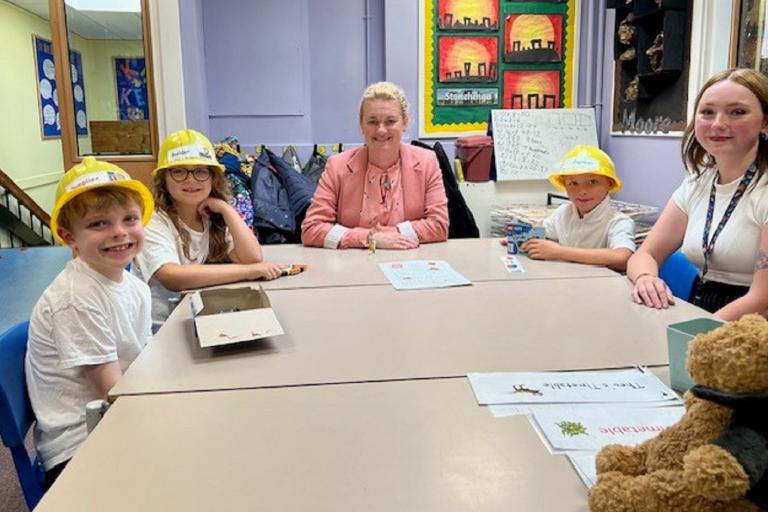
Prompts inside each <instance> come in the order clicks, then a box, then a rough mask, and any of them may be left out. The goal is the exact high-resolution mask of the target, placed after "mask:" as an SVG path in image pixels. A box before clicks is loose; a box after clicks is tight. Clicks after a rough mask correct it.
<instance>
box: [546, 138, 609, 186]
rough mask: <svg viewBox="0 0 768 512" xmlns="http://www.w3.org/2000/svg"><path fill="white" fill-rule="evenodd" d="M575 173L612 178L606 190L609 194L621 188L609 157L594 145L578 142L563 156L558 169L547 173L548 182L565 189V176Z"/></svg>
mask: <svg viewBox="0 0 768 512" xmlns="http://www.w3.org/2000/svg"><path fill="white" fill-rule="evenodd" d="M576 174H599V175H600V176H605V177H606V178H610V179H611V180H613V186H612V187H611V188H610V190H608V192H610V193H611V194H613V193H615V192H618V191H619V190H621V180H620V179H619V177H618V176H616V167H614V165H613V161H612V160H611V157H609V156H608V155H607V154H606V153H605V152H604V151H602V150H601V149H600V148H597V147H595V146H589V145H587V144H579V145H578V146H574V147H573V149H571V150H570V151H568V152H567V153H566V154H565V156H564V157H563V161H562V163H561V164H560V169H559V170H558V171H556V172H553V173H552V174H550V175H549V182H550V183H552V185H554V186H555V188H558V189H560V190H565V178H566V177H567V176H574V175H576Z"/></svg>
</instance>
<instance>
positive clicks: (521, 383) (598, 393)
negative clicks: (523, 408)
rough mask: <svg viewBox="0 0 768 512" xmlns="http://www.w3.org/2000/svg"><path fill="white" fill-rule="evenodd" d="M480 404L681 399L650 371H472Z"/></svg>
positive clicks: (472, 382)
mask: <svg viewBox="0 0 768 512" xmlns="http://www.w3.org/2000/svg"><path fill="white" fill-rule="evenodd" d="M468 377H469V382H470V384H471V385H472V390H473V391H474V393H475V398H477V402H478V403H479V404H480V405H492V404H541V403H575V402H578V403H588V402H593V403H594V402H598V403H599V402H628V403H631V402H666V401H670V400H678V398H677V395H676V394H675V392H674V391H672V390H671V389H669V387H667V386H666V385H665V384H664V383H663V382H661V381H660V380H659V378H658V377H656V376H655V375H654V374H652V373H651V372H649V371H647V370H645V369H642V368H633V369H630V370H619V371H585V372H511V373H470V374H469V375H468Z"/></svg>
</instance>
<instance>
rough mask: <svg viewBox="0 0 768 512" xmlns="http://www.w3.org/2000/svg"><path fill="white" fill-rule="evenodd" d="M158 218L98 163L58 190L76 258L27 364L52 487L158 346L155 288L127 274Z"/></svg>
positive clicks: (56, 227)
mask: <svg viewBox="0 0 768 512" xmlns="http://www.w3.org/2000/svg"><path fill="white" fill-rule="evenodd" d="M153 209H154V202H153V200H152V194H151V193H150V192H149V190H148V189H147V188H146V187H145V186H144V185H143V184H142V183H141V182H139V181H136V180H134V179H132V178H131V177H130V176H129V175H128V174H127V173H126V172H125V171H124V170H122V169H120V168H119V167H117V166H116V165H113V164H110V163H107V162H101V161H98V160H96V159H95V158H93V157H86V158H84V159H83V161H82V163H80V164H78V165H76V166H74V167H73V168H72V169H70V170H69V171H68V172H66V173H65V174H64V176H63V177H62V178H61V180H60V181H59V185H58V188H57V190H56V204H55V206H54V208H53V212H52V213H51V231H52V232H53V234H54V236H55V237H56V240H58V241H59V242H61V243H63V244H65V245H68V246H69V247H70V248H72V250H73V251H74V253H75V258H74V259H72V260H71V261H69V262H68V263H67V265H66V267H65V268H64V270H62V271H61V273H60V274H59V275H58V276H57V277H56V279H54V281H53V282H52V283H51V285H50V286H49V287H48V288H47V289H46V290H45V292H43V295H42V296H41V297H40V300H39V301H38V302H37V305H36V306H35V308H34V310H33V312H32V316H31V318H30V324H29V342H28V346H27V355H26V361H25V369H26V380H27V388H28V390H29V398H30V401H31V403H32V408H33V410H34V411H35V416H36V417H37V423H36V426H35V430H36V431H35V441H36V445H37V453H38V454H39V456H40V458H41V460H42V462H43V467H44V469H45V478H46V485H47V486H50V484H52V483H53V481H54V480H55V479H56V477H57V476H58V474H59V473H60V472H61V471H62V469H63V468H64V466H65V465H66V464H67V463H68V462H69V460H70V459H71V458H72V456H73V455H74V454H75V451H76V450H77V449H78V447H79V446H80V444H81V443H82V442H83V441H84V440H85V437H86V426H85V417H84V415H83V411H84V410H85V405H86V404H87V403H88V402H90V401H91V400H96V399H100V398H102V399H103V398H106V397H107V392H108V391H109V389H110V388H112V386H114V384H115V383H116V382H117V379H118V377H120V375H121V374H122V372H123V371H125V369H126V368H127V367H128V365H129V364H130V363H131V362H132V361H133V360H134V359H135V358H136V356H137V355H138V354H139V352H141V350H142V349H143V348H144V346H145V345H146V344H147V342H148V341H149V339H150V338H151V335H152V321H151V315H150V311H151V309H150V308H151V297H150V293H149V287H147V285H146V284H145V283H143V282H142V281H141V280H140V279H138V278H136V277H135V276H132V275H131V274H130V273H128V272H127V271H126V270H125V267H126V266H127V265H128V264H129V263H130V262H131V260H132V259H133V257H134V256H135V255H136V254H137V253H138V252H139V251H140V250H141V248H142V246H143V244H144V224H146V223H147V222H148V221H149V219H150V217H151V216H152V210H153Z"/></svg>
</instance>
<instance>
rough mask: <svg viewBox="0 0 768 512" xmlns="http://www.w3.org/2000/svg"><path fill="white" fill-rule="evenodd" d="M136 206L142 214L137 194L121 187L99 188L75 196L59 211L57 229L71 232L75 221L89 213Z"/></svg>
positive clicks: (140, 199)
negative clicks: (131, 205) (130, 205)
mask: <svg viewBox="0 0 768 512" xmlns="http://www.w3.org/2000/svg"><path fill="white" fill-rule="evenodd" d="M130 203H134V204H136V205H137V206H138V207H139V209H140V210H141V213H142V215H143V214H144V201H143V200H142V198H141V196H140V195H139V193H138V192H136V191H134V190H130V189H127V188H122V187H99V188H94V189H93V190H86V191H85V192H83V193H81V194H78V195H76V196H75V197H73V198H72V199H70V200H69V201H68V202H67V204H65V205H64V206H62V207H61V210H60V211H59V227H62V228H64V229H66V230H68V231H71V230H72V226H73V225H74V223H75V221H77V219H81V218H83V217H85V216H86V215H87V214H88V212H90V211H104V210H109V209H110V208H114V207H115V206H122V207H127V206H128V205H129V204H130Z"/></svg>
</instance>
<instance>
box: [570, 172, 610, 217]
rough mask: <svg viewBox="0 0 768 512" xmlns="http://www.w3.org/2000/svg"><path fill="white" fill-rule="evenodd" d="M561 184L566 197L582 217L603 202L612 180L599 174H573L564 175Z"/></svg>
mask: <svg viewBox="0 0 768 512" xmlns="http://www.w3.org/2000/svg"><path fill="white" fill-rule="evenodd" d="M563 184H564V185H565V191H566V193H567V194H568V199H570V200H571V202H572V203H573V205H574V206H575V207H576V209H577V210H578V212H579V216H581V217H583V216H584V215H586V214H588V213H589V212H591V211H592V210H594V209H595V207H596V206H597V205H599V204H600V203H602V202H603V199H605V196H607V195H608V191H609V190H610V189H611V187H612V186H613V180H611V179H610V178H607V177H605V176H602V175H600V174H592V173H588V174H575V175H573V176H564V177H563Z"/></svg>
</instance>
